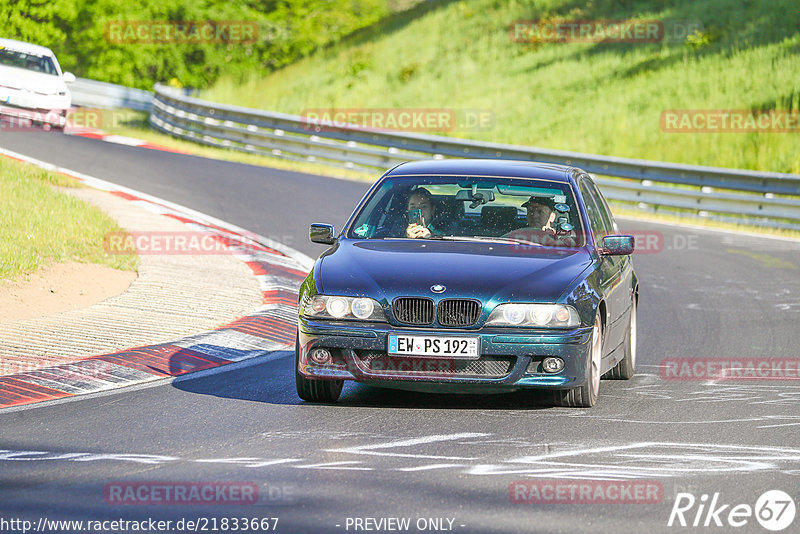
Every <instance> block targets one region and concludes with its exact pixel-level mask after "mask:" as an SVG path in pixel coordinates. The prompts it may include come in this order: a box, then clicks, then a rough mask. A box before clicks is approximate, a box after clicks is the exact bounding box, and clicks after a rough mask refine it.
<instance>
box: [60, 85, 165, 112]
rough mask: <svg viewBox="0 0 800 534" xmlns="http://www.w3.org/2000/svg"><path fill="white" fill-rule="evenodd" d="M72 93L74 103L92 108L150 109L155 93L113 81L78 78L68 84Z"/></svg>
mask: <svg viewBox="0 0 800 534" xmlns="http://www.w3.org/2000/svg"><path fill="white" fill-rule="evenodd" d="M67 87H68V88H69V90H70V93H72V105H74V106H83V107H91V108H103V109H114V108H128V109H135V110H138V111H150V107H151V106H152V103H153V93H151V92H150V91H144V90H142V89H134V88H132V87H125V86H122V85H115V84H113V83H106V82H98V81H95V80H89V79H87V78H78V79H76V80H75V81H74V82H72V83H69V84H67Z"/></svg>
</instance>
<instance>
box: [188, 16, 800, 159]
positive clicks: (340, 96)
mask: <svg viewBox="0 0 800 534" xmlns="http://www.w3.org/2000/svg"><path fill="white" fill-rule="evenodd" d="M542 19H546V20H548V19H549V20H553V19H570V20H587V19H607V20H622V19H638V20H647V19H658V20H660V21H664V22H665V23H666V24H668V25H669V24H671V23H672V22H673V21H675V20H676V19H680V20H686V21H690V22H692V23H694V24H695V25H697V26H700V27H701V28H702V29H701V30H700V31H697V32H695V33H693V34H692V35H690V36H684V37H683V38H681V39H678V40H676V41H674V42H672V41H670V42H656V43H638V42H637V43H613V42H589V43H548V42H525V43H521V42H515V41H514V40H513V39H512V38H511V35H510V33H509V27H510V25H511V24H512V22H514V21H517V20H542ZM798 21H800V3H798V2H797V0H705V1H703V2H697V1H696V0H675V1H667V0H589V1H578V0H537V1H527V2H526V1H513V0H509V1H499V0H464V1H459V2H448V1H440V2H425V3H422V4H419V5H417V6H415V7H414V8H412V9H410V10H408V11H405V12H402V13H397V14H395V15H392V16H390V17H388V18H386V19H383V20H382V21H380V22H378V23H377V24H374V25H372V26H370V27H368V28H365V29H362V30H360V31H357V32H355V33H353V34H351V35H350V36H348V37H346V38H344V39H342V40H341V41H340V42H339V43H337V44H335V45H332V46H329V47H327V48H324V49H322V50H319V51H317V52H316V53H314V54H313V55H311V56H310V57H307V58H305V59H302V60H300V61H297V62H295V63H293V64H291V65H289V66H286V67H284V68H282V69H280V70H278V71H276V72H273V73H271V74H268V75H264V76H261V75H258V74H256V75H253V76H252V77H251V78H250V79H249V80H247V81H245V82H244V83H242V82H241V80H240V79H238V78H233V77H231V78H225V77H224V76H223V77H222V78H221V79H220V80H219V81H218V83H216V85H214V86H213V87H212V88H210V89H209V90H207V91H205V93H204V95H203V96H204V97H205V98H209V99H211V100H216V101H219V102H227V103H233V104H237V105H244V106H250V107H256V108H263V109H270V110H275V111H283V112H288V113H295V114H299V113H301V112H302V111H303V110H304V109H309V108H394V107H398V108H447V109H452V110H454V111H455V112H456V114H457V115H458V113H460V112H462V111H463V110H476V109H477V110H485V111H487V112H489V113H491V114H492V115H493V119H494V120H493V122H492V124H491V126H489V127H486V128H482V129H476V130H472V131H455V132H444V133H445V134H446V135H455V136H459V137H465V138H471V139H479V140H486V141H495V142H504V143H515V144H521V145H532V146H540V147H549V148H555V149H562V150H574V151H581V152H589V153H597V154H609V155H614V156H624V157H634V158H643V159H653V160H663V161H678V162H684V163H692V164H701V165H713V166H723V167H736V168H745V169H759V170H772V171H780V172H794V173H800V150H798V148H800V129H798V131H797V132H795V133H763V132H760V133H666V132H664V131H662V129H661V126H660V118H661V115H662V112H663V111H665V110H674V109H736V110H740V109H742V110H776V109H777V110H793V111H795V112H797V111H798V110H800V76H798V73H800V29H798V28H799V26H798Z"/></svg>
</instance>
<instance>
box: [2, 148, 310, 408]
mask: <svg viewBox="0 0 800 534" xmlns="http://www.w3.org/2000/svg"><path fill="white" fill-rule="evenodd" d="M0 155H3V156H6V157H9V158H13V159H16V160H19V161H23V162H27V163H32V164H34V165H38V166H39V167H42V168H44V169H47V170H50V171H53V172H57V173H60V174H64V175H66V176H70V177H72V178H75V179H77V180H79V181H81V182H82V183H84V184H86V185H87V186H90V187H94V188H97V189H101V190H104V191H108V192H110V193H112V194H114V195H116V196H119V197H121V198H124V199H126V200H129V201H130V202H133V203H135V204H137V205H139V206H141V207H142V208H144V209H147V210H150V211H152V212H154V213H158V214H161V215H165V216H167V217H172V218H175V219H177V220H179V221H181V222H184V223H185V224H187V225H190V226H191V227H192V228H193V229H194V230H197V231H203V232H208V233H209V234H210V235H212V236H213V237H214V238H215V239H217V240H219V241H220V242H222V243H223V244H224V245H225V246H226V247H227V248H228V249H229V250H230V251H231V253H233V254H234V255H236V256H237V257H238V258H240V259H241V260H242V261H244V262H245V263H246V264H247V266H248V267H250V269H251V270H252V271H253V274H254V276H256V277H257V278H258V280H259V282H260V284H261V290H262V295H263V303H262V306H261V307H260V308H259V309H258V310H257V311H256V312H255V313H253V314H251V315H247V316H245V317H241V318H239V319H237V320H235V321H233V322H231V323H229V324H227V325H225V326H222V327H220V328H217V329H215V330H210V331H207V332H202V333H199V334H195V335H192V336H188V337H185V338H182V339H177V340H173V341H170V342H166V343H161V344H158V345H149V346H145V347H136V348H131V349H126V350H122V351H118V352H114V353H110V354H102V355H97V356H92V357H89V358H85V359H82V360H79V361H76V362H71V363H66V364H61V365H57V366H53V367H47V368H43V369H37V370H35V371H30V372H26V373H19V374H14V375H6V376H2V377H0V408H6V407H12V406H23V405H27V404H34V403H39V402H44V401H49V400H54V399H62V398H66V397H73V396H76V395H83V394H88V393H95V392H99V391H104V390H109V389H115V388H120V387H124V386H130V385H134V384H141V383H145V382H150V381H153V380H158V379H161V378H165V377H174V376H179V375H183V374H186V373H189V372H192V371H200V370H204V369H210V368H214V367H219V366H223V365H227V364H230V363H234V362H240V361H242V360H246V359H249V358H254V357H256V356H264V355H266V354H269V353H271V352H274V351H280V350H291V349H292V347H293V344H294V336H295V330H296V320H297V291H298V289H299V286H300V283H301V282H302V280H303V279H304V278H305V276H306V273H307V272H308V271H309V270H310V269H311V267H312V266H313V263H314V262H313V260H312V259H311V258H309V257H308V256H306V255H304V254H302V253H300V252H298V251H296V250H294V249H292V248H290V247H287V246H285V245H283V244H281V243H277V242H275V241H272V240H270V239H267V238H265V237H262V236H257V235H254V234H252V233H251V232H247V231H246V230H244V229H242V228H240V227H237V226H234V225H232V224H229V223H226V222H224V221H220V220H219V219H215V218H214V217H210V216H208V215H204V214H202V213H199V212H196V211H194V210H192V209H189V208H186V207H183V206H180V205H178V204H175V203H172V202H169V201H165V200H162V199H159V198H156V197H153V196H150V195H147V194H145V193H140V192H138V191H134V190H132V189H129V188H126V187H122V186H118V185H116V184H112V183H110V182H106V181H104V180H101V179H99V178H94V177H92V176H88V175H85V174H82V173H79V172H75V171H71V170H69V169H64V168H61V167H58V166H55V165H52V164H49V163H46V162H43V161H40V160H36V159H34V158H30V157H28V156H24V155H22V154H17V153H15V152H11V151H8V150H5V149H2V148H0ZM0 358H2V354H0Z"/></svg>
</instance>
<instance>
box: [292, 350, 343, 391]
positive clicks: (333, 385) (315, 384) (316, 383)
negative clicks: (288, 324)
mask: <svg viewBox="0 0 800 534" xmlns="http://www.w3.org/2000/svg"><path fill="white" fill-rule="evenodd" d="M299 364H300V336H299V335H298V336H297V338H295V341H294V381H295V385H296V386H297V395H298V396H299V397H300V398H301V399H303V400H304V401H308V402H336V401H337V400H338V399H339V395H341V393H342V388H343V387H344V380H311V379H308V378H306V377H304V376H303V375H302V374H300V371H299V370H298V367H299Z"/></svg>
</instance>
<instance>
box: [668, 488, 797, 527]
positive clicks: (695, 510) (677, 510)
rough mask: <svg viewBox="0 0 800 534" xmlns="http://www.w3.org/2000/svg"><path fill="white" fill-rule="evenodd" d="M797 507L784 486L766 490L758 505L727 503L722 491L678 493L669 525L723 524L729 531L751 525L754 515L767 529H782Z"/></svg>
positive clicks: (711, 525) (706, 525)
mask: <svg viewBox="0 0 800 534" xmlns="http://www.w3.org/2000/svg"><path fill="white" fill-rule="evenodd" d="M796 511H797V510H796V506H795V502H794V500H793V499H792V497H791V496H790V495H789V494H788V493H786V492H785V491H781V490H770V491H766V492H764V493H763V494H762V495H761V496H760V497H759V498H758V499H757V500H756V503H755V506H751V505H749V504H744V503H742V504H730V503H726V502H725V501H724V500H723V498H722V497H721V496H720V493H719V492H716V493H714V494H713V495H711V496H709V495H708V494H705V493H704V494H703V495H701V496H700V498H699V499H698V498H696V497H695V496H694V495H693V494H691V493H678V494H677V496H676V497H675V504H673V505H672V512H670V514H669V520H668V521H667V526H668V527H671V526H681V527H723V528H724V529H725V530H726V531H727V530H728V529H731V528H740V527H743V526H745V525H748V524H750V523H751V521H752V519H753V518H754V517H755V519H756V521H758V523H759V524H760V525H761V526H762V527H764V528H765V529H767V530H770V531H772V532H779V531H782V530H785V529H786V528H788V527H789V526H790V525H791V524H792V523H793V522H794V517H795V513H796Z"/></svg>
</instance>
